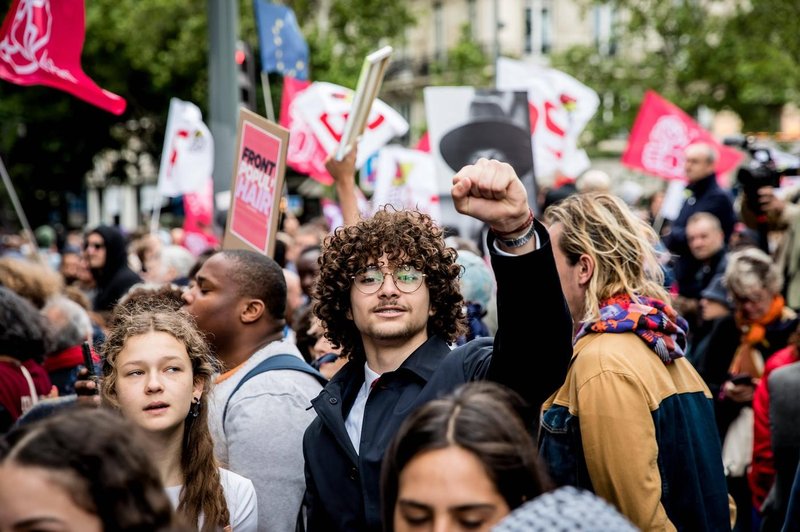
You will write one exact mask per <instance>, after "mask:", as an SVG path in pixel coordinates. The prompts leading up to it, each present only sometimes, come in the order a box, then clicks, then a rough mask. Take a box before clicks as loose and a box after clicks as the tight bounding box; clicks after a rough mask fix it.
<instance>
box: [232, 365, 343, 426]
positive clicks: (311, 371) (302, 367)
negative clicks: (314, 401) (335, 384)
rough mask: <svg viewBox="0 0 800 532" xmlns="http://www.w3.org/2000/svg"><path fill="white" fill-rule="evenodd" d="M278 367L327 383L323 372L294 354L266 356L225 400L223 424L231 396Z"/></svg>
mask: <svg viewBox="0 0 800 532" xmlns="http://www.w3.org/2000/svg"><path fill="white" fill-rule="evenodd" d="M276 369H291V370H294V371H301V372H303V373H305V374H307V375H311V376H312V377H314V378H315V379H317V381H318V382H319V383H320V384H321V385H322V386H325V384H327V382H328V379H326V378H325V377H323V376H322V373H320V372H319V371H317V370H315V369H314V368H312V367H311V366H310V365H308V363H307V362H306V361H305V360H303V359H301V358H298V357H296V356H294V355H289V354H283V355H273V356H271V357H269V358H265V359H264V360H262V361H261V362H259V363H258V365H257V366H256V367H254V368H253V369H251V370H250V371H248V372H247V374H246V375H245V376H244V377H242V380H240V381H239V383H238V384H237V385H236V388H234V389H233V391H232V392H231V394H230V395H229V396H228V400H227V401H225V409H224V410H223V411H222V426H223V428H224V427H225V418H226V417H227V416H228V405H229V404H230V402H231V398H233V396H234V395H235V394H236V392H238V391H239V388H241V387H242V385H243V384H244V383H246V382H247V381H249V380H250V379H252V378H253V377H255V376H256V375H261V374H262V373H264V372H267V371H272V370H276Z"/></svg>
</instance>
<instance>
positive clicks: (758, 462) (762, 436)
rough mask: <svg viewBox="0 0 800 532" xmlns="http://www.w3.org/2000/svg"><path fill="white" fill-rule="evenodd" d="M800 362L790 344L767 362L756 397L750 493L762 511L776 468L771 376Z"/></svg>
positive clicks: (755, 504) (754, 503)
mask: <svg viewBox="0 0 800 532" xmlns="http://www.w3.org/2000/svg"><path fill="white" fill-rule="evenodd" d="M798 360H800V355H798V353H797V348H796V347H795V346H792V345H790V346H789V347H785V348H783V349H781V350H780V351H778V352H776V353H775V354H774V355H772V356H771V357H769V359H767V362H766V364H765V365H764V375H762V376H761V381H760V382H759V383H758V386H756V390H755V393H754V394H753V417H754V418H755V426H754V431H753V463H752V466H751V468H750V472H749V473H748V479H749V482H750V490H751V491H752V493H753V506H754V507H755V508H757V509H758V510H760V509H761V506H762V505H763V504H764V499H766V497H767V493H769V490H770V488H772V483H773V482H774V481H775V466H774V463H773V456H772V433H771V431H770V421H769V388H768V387H767V379H769V376H770V374H771V373H772V372H773V371H774V370H776V369H778V368H780V367H781V366H787V365H789V364H792V363H794V362H797V361H798Z"/></svg>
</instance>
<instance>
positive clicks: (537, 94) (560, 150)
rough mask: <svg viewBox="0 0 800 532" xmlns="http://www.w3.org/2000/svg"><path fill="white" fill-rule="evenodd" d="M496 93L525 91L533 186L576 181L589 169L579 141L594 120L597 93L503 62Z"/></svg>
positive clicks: (551, 72) (551, 73) (552, 72)
mask: <svg viewBox="0 0 800 532" xmlns="http://www.w3.org/2000/svg"><path fill="white" fill-rule="evenodd" d="M497 88H498V89H500V90H522V89H524V90H527V91H528V104H529V111H530V117H531V135H532V141H533V161H534V167H535V169H536V181H537V182H538V183H540V184H543V183H544V184H547V183H551V182H552V180H553V178H554V177H555V175H556V174H562V175H565V176H569V177H577V176H578V175H580V174H581V173H582V172H583V171H584V170H586V169H587V168H589V158H588V157H587V156H586V152H584V151H583V150H581V149H579V148H578V147H577V145H578V136H579V135H580V133H581V131H583V128H584V127H586V124H587V123H588V122H589V120H590V119H591V118H592V116H594V113H595V111H597V107H598V105H599V104H600V99H599V98H598V97H597V93H596V92H595V91H594V90H592V89H590V88H589V87H587V86H586V85H584V84H583V83H581V82H580V81H578V80H576V79H575V78H573V77H572V76H570V75H568V74H565V73H564V72H561V71H560V70H556V69H554V68H545V67H541V66H536V65H532V64H528V63H523V62H522V61H517V60H514V59H507V58H505V57H501V58H499V59H498V60H497Z"/></svg>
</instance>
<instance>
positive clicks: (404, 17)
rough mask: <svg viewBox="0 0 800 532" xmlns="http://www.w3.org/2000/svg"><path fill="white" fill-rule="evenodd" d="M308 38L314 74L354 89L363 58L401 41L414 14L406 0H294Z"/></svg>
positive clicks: (296, 11) (316, 77)
mask: <svg viewBox="0 0 800 532" xmlns="http://www.w3.org/2000/svg"><path fill="white" fill-rule="evenodd" d="M286 4H287V5H290V6H291V7H292V8H293V9H294V10H295V14H296V15H297V20H298V21H300V24H301V25H302V27H303V33H304V34H305V35H306V39H307V40H308V45H309V50H310V54H311V61H310V63H311V64H310V67H311V77H312V78H313V79H315V80H325V81H330V82H331V83H337V84H339V85H343V86H345V87H350V88H355V86H356V83H357V81H358V75H359V73H360V72H361V65H362V63H363V61H364V57H365V56H366V55H367V54H369V53H370V52H372V51H375V50H377V49H378V48H380V47H381V46H384V45H387V44H390V45H393V46H395V47H397V46H399V45H401V44H402V41H403V38H404V32H405V29H406V28H407V27H408V26H410V25H411V24H413V22H414V17H413V16H412V14H411V11H410V10H409V8H408V4H407V2H387V1H385V0H293V1H288V2H286Z"/></svg>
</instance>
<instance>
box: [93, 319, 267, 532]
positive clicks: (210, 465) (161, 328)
mask: <svg viewBox="0 0 800 532" xmlns="http://www.w3.org/2000/svg"><path fill="white" fill-rule="evenodd" d="M103 354H104V362H103V385H102V398H103V403H105V404H109V405H111V406H113V407H114V408H116V409H118V410H119V411H120V412H121V413H122V414H123V416H124V417H126V418H128V419H130V420H131V421H133V422H134V423H135V424H136V425H138V426H140V427H141V428H143V429H144V431H145V433H146V435H147V436H148V437H149V439H150V441H151V443H153V450H152V452H153V458H154V462H155V463H156V465H157V468H158V470H159V473H160V474H161V477H162V481H163V483H164V485H165V486H166V487H167V494H168V495H169V496H170V499H171V500H172V502H173V504H174V505H175V506H176V509H177V511H178V514H180V515H182V516H183V517H184V519H185V520H186V521H187V523H190V524H195V523H196V524H197V527H198V529H199V530H203V531H206V530H220V529H225V530H230V529H232V530H235V531H236V532H239V531H250V530H256V529H257V522H258V511H257V504H256V496H255V490H254V488H253V483H252V482H251V481H250V480H247V479H245V478H243V477H241V476H239V475H237V474H235V473H232V472H230V471H227V470H225V469H222V468H220V467H219V465H218V463H217V461H216V459H215V458H214V448H213V442H212V439H211V435H210V433H209V430H208V422H207V420H208V403H207V396H208V392H209V388H210V385H211V377H212V375H213V374H214V373H215V370H216V364H215V359H214V358H213V356H212V354H211V352H210V350H209V348H208V345H207V344H206V343H205V341H204V340H203V337H202V335H201V334H200V332H199V331H198V330H197V328H196V326H195V325H194V322H193V321H192V318H191V317H190V316H189V315H187V314H185V313H183V312H180V311H175V309H173V308H171V307H163V308H161V307H155V308H153V307H150V308H145V309H142V308H137V306H136V305H133V306H132V307H130V308H123V309H122V311H117V315H116V316H115V320H114V327H113V328H112V330H111V332H110V333H109V335H108V338H107V340H106V343H105V344H104V346H103Z"/></svg>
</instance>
